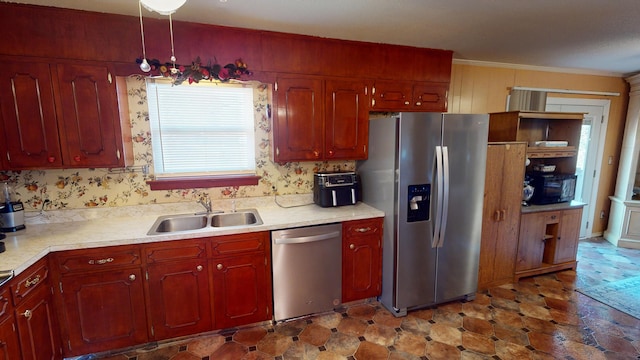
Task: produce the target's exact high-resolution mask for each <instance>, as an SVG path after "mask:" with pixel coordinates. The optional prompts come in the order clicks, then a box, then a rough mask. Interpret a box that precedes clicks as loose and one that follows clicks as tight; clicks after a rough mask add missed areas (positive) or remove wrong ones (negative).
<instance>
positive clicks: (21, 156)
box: [0, 62, 62, 170]
mask: <svg viewBox="0 0 640 360" xmlns="http://www.w3.org/2000/svg"><path fill="white" fill-rule="evenodd" d="M0 107H1V109H0V110H1V113H0V116H1V117H2V119H1V120H2V121H1V124H0V125H2V126H0V129H2V128H4V132H3V135H2V139H0V140H2V141H3V142H4V145H3V146H4V147H5V148H4V149H3V150H4V152H3V154H1V155H2V156H1V158H2V161H0V162H2V163H3V165H4V168H6V169H11V170H19V169H32V168H42V167H60V166H62V156H61V152H60V144H59V140H58V123H57V119H56V112H55V105H54V95H53V84H52V79H51V73H50V70H49V64H45V63H33V62H28V63H19V62H18V63H11V62H10V63H5V64H3V65H2V67H0Z"/></svg>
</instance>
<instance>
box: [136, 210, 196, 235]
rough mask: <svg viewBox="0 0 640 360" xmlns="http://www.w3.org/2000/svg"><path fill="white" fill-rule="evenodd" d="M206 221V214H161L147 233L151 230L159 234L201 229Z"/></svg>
mask: <svg viewBox="0 0 640 360" xmlns="http://www.w3.org/2000/svg"><path fill="white" fill-rule="evenodd" d="M208 222H209V218H208V217H207V215H198V214H195V215H194V214H188V215H169V216H161V217H159V218H158V220H156V222H155V223H154V224H153V226H152V227H151V231H149V235H151V232H153V233H154V234H161V233H171V232H176V231H189V230H197V229H202V228H204V227H206V226H207V223H208Z"/></svg>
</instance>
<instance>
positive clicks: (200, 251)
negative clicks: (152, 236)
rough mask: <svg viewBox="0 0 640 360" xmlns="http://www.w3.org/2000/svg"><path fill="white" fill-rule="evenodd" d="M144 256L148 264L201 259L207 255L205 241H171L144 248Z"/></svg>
mask: <svg viewBox="0 0 640 360" xmlns="http://www.w3.org/2000/svg"><path fill="white" fill-rule="evenodd" d="M144 256H145V259H146V261H147V263H148V264H151V263H156V262H162V261H171V260H186V259H201V258H206V257H207V249H206V245H205V242H204V241H201V240H198V241H189V240H181V241H171V242H163V243H160V244H157V245H150V246H146V247H145V248H144Z"/></svg>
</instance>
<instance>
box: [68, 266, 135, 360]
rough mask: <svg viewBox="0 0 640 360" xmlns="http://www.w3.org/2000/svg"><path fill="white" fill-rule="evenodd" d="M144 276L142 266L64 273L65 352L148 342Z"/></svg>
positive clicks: (100, 349) (120, 346)
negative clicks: (83, 272)
mask: <svg viewBox="0 0 640 360" xmlns="http://www.w3.org/2000/svg"><path fill="white" fill-rule="evenodd" d="M143 279H144V278H143V275H142V270H141V269H140V268H139V267H137V268H125V269H110V270H108V271H99V272H92V273H88V274H77V275H69V276H63V277H62V279H61V282H60V289H61V293H62V304H63V309H62V313H63V314H64V317H65V323H66V325H65V329H66V331H67V336H68V344H67V351H66V353H65V355H67V356H70V355H71V356H75V355H82V354H89V353H94V352H100V351H105V350H112V349H119V348H124V347H128V346H133V345H137V344H143V343H145V342H146V341H147V340H148V337H147V315H146V309H145V298H144V290H143Z"/></svg>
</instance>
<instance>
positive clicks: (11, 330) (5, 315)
mask: <svg viewBox="0 0 640 360" xmlns="http://www.w3.org/2000/svg"><path fill="white" fill-rule="evenodd" d="M20 358H21V353H20V342H19V341H18V329H17V328H16V323H15V320H14V317H13V306H11V298H10V292H9V286H8V285H7V286H5V287H3V288H0V360H12V359H20Z"/></svg>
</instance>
